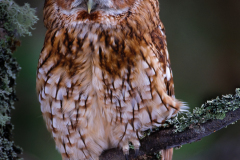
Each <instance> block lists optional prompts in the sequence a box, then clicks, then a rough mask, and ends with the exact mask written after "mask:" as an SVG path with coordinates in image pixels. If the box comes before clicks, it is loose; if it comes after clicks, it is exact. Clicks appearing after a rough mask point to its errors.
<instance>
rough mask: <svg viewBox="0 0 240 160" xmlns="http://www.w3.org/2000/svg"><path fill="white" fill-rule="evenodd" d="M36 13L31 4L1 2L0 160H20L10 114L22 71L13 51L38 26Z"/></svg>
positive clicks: (10, 0)
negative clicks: (18, 76) (18, 75)
mask: <svg viewBox="0 0 240 160" xmlns="http://www.w3.org/2000/svg"><path fill="white" fill-rule="evenodd" d="M34 14H35V10H34V9H31V8H30V7H29V5H28V4H25V5H24V6H23V7H20V6H18V5H17V4H16V3H15V2H13V1H12V0H0V160H17V159H20V158H19V157H18V155H19V154H21V153H22V149H21V148H19V147H18V146H16V145H15V144H14V141H13V140H12V130H13V125H12V124H11V122H10V120H11V117H10V116H11V115H10V114H11V110H12V109H14V102H15V101H16V100H17V98H16V91H15V85H16V75H17V73H18V72H19V71H20V66H19V65H18V63H17V61H16V59H15V58H13V55H12V54H13V53H12V52H13V51H14V50H15V49H16V47H17V45H19V44H20V42H19V40H18V39H17V37H19V36H25V35H31V33H30V31H29V29H32V25H33V24H34V23H36V21H37V17H36V16H35V15H34Z"/></svg>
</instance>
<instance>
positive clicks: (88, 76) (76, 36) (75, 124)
mask: <svg viewBox="0 0 240 160" xmlns="http://www.w3.org/2000/svg"><path fill="white" fill-rule="evenodd" d="M158 14H159V4H158V1H157V0H121V1H118V0H46V1H45V6H44V24H45V26H46V28H47V33H46V38H45V42H44V46H43V49H42V52H41V55H40V58H39V63H38V71H37V93H38V95H39V101H40V104H41V111H42V113H43V117H44V119H45V121H46V124H47V128H48V130H49V131H50V132H51V133H52V136H53V138H54V140H55V142H56V146H57V149H58V150H59V152H60V153H61V154H62V158H63V159H69V160H80V159H81V160H95V159H96V160H97V159H98V157H99V156H100V154H101V153H102V151H103V150H106V149H109V148H115V147H120V148H122V150H123V152H124V154H128V151H129V142H131V143H132V144H133V145H134V148H135V149H136V150H137V149H139V147H140V143H139V138H140V137H141V136H142V132H143V131H145V130H147V129H151V128H153V127H156V126H161V124H162V123H163V122H164V121H165V120H167V119H169V118H171V117H173V116H176V114H177V113H178V112H179V111H184V110H185V109H186V107H185V106H184V104H183V103H182V102H180V101H178V100H176V99H175V97H174V84H173V78H172V70H171V67H170V61H169V55H168V51H167V44H166V36H165V30H164V27H163V24H162V22H161V21H160V19H159V15H158ZM166 153H171V154H172V152H166ZM170 157H171V156H170Z"/></svg>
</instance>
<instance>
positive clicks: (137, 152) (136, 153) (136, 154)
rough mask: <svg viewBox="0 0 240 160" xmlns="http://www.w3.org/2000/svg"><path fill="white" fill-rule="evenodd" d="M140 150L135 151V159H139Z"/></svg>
mask: <svg viewBox="0 0 240 160" xmlns="http://www.w3.org/2000/svg"><path fill="white" fill-rule="evenodd" d="M138 154H139V149H135V158H136V157H138Z"/></svg>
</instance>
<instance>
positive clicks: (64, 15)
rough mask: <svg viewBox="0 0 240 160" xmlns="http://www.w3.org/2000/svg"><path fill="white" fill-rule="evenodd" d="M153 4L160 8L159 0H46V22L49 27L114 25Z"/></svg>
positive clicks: (141, 12) (142, 11)
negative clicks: (91, 24) (84, 24)
mask: <svg viewBox="0 0 240 160" xmlns="http://www.w3.org/2000/svg"><path fill="white" fill-rule="evenodd" d="M148 5H149V7H148ZM152 6H155V7H156V9H158V0H45V6H44V24H45V26H46V27H47V28H53V27H59V26H61V27H63V26H66V25H76V24H80V23H88V24H89V23H104V24H109V25H114V24H116V23H118V22H119V21H121V19H123V18H125V17H127V16H129V13H131V15H135V13H137V12H139V14H144V12H145V13H147V12H148V10H147V9H146V7H148V8H152ZM132 13H134V14H132ZM157 14H158V12H157Z"/></svg>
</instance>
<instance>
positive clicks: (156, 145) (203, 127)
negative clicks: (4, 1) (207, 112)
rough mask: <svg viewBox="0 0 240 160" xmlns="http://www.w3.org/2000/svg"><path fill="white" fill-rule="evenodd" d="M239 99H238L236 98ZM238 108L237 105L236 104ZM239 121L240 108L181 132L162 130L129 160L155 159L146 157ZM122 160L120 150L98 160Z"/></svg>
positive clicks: (146, 138)
mask: <svg viewBox="0 0 240 160" xmlns="http://www.w3.org/2000/svg"><path fill="white" fill-rule="evenodd" d="M237 99H239V97H237ZM238 106H239V104H238ZM239 119H240V108H238V109H236V110H234V111H229V112H227V113H226V115H225V118H224V119H222V120H220V119H213V120H208V121H207V122H206V123H199V124H193V125H190V126H189V127H188V128H187V129H185V130H184V131H183V132H178V133H174V131H175V128H174V127H173V126H172V127H170V128H163V129H160V130H159V131H157V132H154V133H152V134H151V135H150V136H147V137H145V138H144V139H142V140H141V147H140V151H139V154H138V157H137V158H136V157H135V155H134V154H135V153H134V150H131V151H130V153H129V159H132V160H133V159H148V160H150V159H156V158H155V157H154V156H152V157H146V156H147V155H148V154H149V153H150V154H152V155H153V153H154V152H158V151H160V150H162V149H167V148H174V147H178V146H181V145H184V144H187V143H192V142H195V141H198V140H200V139H202V138H203V137H205V136H208V135H210V134H212V133H214V132H216V131H218V130H220V129H222V128H224V127H226V126H228V125H229V124H232V123H234V122H236V121H237V120H239ZM112 159H114V160H124V159H125V157H124V155H123V153H122V151H121V150H120V149H116V148H115V149H110V150H107V151H105V152H103V153H102V155H101V156H100V160H112Z"/></svg>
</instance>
